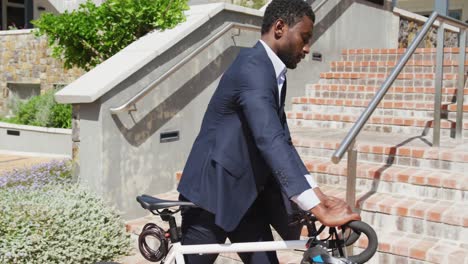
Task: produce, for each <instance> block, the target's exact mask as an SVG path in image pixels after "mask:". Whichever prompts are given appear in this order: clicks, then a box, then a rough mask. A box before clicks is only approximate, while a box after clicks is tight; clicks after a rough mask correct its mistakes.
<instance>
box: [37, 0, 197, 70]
mask: <svg viewBox="0 0 468 264" xmlns="http://www.w3.org/2000/svg"><path fill="white" fill-rule="evenodd" d="M187 1H188V0H107V1H105V2H104V3H103V4H101V5H100V6H96V5H95V4H94V3H93V2H91V1H90V0H88V1H87V2H86V3H84V4H82V5H80V7H79V8H78V9H77V10H75V11H72V12H67V11H66V12H65V13H63V14H60V15H54V14H50V13H47V14H44V15H42V16H41V17H40V18H39V19H38V20H35V21H33V24H34V25H35V26H36V27H37V28H38V31H36V32H37V34H38V35H46V36H47V38H48V42H49V45H50V46H51V47H52V55H53V56H54V57H55V58H58V59H61V60H63V62H64V66H65V67H66V68H71V67H73V66H77V67H79V68H82V69H85V70H89V69H91V68H92V67H94V66H96V65H97V64H99V63H101V62H102V61H104V60H106V59H107V58H109V57H111V56H112V55H114V54H115V53H117V52H118V51H120V50H121V49H123V48H125V47H126V46H128V45H129V44H130V43H132V42H133V41H135V40H136V39H138V38H140V37H142V36H143V35H145V34H146V33H148V32H150V31H152V30H154V29H157V30H165V29H168V28H172V27H174V26H176V25H177V24H178V23H180V22H183V21H184V20H185V15H184V13H183V11H184V10H187V9H188V4H187Z"/></svg>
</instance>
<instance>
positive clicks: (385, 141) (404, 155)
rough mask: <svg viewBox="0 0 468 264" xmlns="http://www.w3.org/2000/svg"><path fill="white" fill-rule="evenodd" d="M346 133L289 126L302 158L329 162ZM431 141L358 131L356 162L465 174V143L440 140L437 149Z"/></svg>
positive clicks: (467, 152) (467, 153) (467, 149)
mask: <svg viewBox="0 0 468 264" xmlns="http://www.w3.org/2000/svg"><path fill="white" fill-rule="evenodd" d="M347 133H348V131H347V130H340V129H327V128H304V127H294V126H291V135H292V139H293V144H294V146H295V147H296V149H297V150H298V152H299V153H300V154H301V155H302V156H306V157H320V158H331V156H332V154H333V152H334V151H335V149H337V148H338V146H339V144H340V143H341V141H342V139H343V138H344V137H345V136H346V134H347ZM431 140H432V139H431V138H426V137H421V136H415V137H409V136H408V135H404V134H393V133H392V134H382V133H376V132H368V131H362V132H361V134H360V135H359V136H358V138H357V140H356V145H355V148H356V150H357V151H358V159H359V160H360V161H366V162H374V163H377V164H376V165H382V164H387V165H399V166H414V167H421V168H424V167H426V168H428V169H450V168H452V169H458V171H459V172H464V171H466V169H468V168H467V164H468V141H465V142H464V143H457V141H455V140H451V139H447V138H443V139H442V140H441V146H442V147H440V148H435V147H430V142H431Z"/></svg>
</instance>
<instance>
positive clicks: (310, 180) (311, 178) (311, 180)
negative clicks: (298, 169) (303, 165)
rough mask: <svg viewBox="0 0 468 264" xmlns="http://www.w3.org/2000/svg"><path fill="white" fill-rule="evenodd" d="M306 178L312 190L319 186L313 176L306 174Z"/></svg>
mask: <svg viewBox="0 0 468 264" xmlns="http://www.w3.org/2000/svg"><path fill="white" fill-rule="evenodd" d="M304 177H305V178H306V180H307V182H308V183H309V185H310V188H312V189H313V188H316V187H318V184H317V182H316V181H315V179H314V178H313V177H312V175H310V174H306V175H304Z"/></svg>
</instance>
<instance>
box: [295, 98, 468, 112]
mask: <svg viewBox="0 0 468 264" xmlns="http://www.w3.org/2000/svg"><path fill="white" fill-rule="evenodd" d="M370 102H371V100H370V99H341V98H327V99H325V98H317V97H312V96H301V97H294V98H292V104H306V105H307V104H311V105H324V106H344V107H360V108H364V107H367V106H368V105H369V103H370ZM378 109H399V110H419V111H434V101H417V102H414V101H413V102H411V101H409V102H408V101H406V100H385V99H383V100H382V102H381V103H380V104H379V105H378ZM442 110H448V111H451V112H455V111H457V104H456V103H452V102H450V103H447V102H442ZM463 111H464V112H468V104H463Z"/></svg>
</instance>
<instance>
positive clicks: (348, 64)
mask: <svg viewBox="0 0 468 264" xmlns="http://www.w3.org/2000/svg"><path fill="white" fill-rule="evenodd" d="M397 64H398V61H397V60H387V61H381V60H372V58H371V59H369V60H363V61H332V62H330V68H331V69H332V71H334V70H336V69H337V68H343V70H341V71H353V70H348V69H347V68H352V69H354V70H355V71H359V69H360V68H361V67H391V68H393V67H395V66H396V65H397ZM435 64H436V60H417V59H415V58H410V59H409V60H408V62H407V63H406V66H420V67H433V66H435ZM458 65H459V62H458V60H447V59H446V60H444V61H443V66H454V67H457V68H458ZM465 66H468V60H465Z"/></svg>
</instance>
